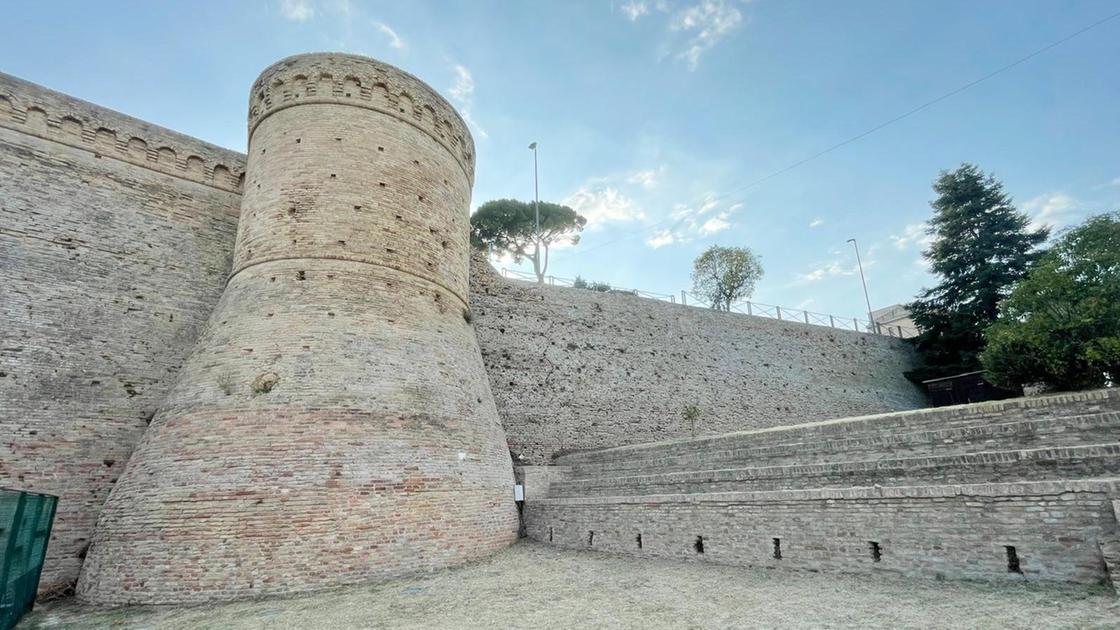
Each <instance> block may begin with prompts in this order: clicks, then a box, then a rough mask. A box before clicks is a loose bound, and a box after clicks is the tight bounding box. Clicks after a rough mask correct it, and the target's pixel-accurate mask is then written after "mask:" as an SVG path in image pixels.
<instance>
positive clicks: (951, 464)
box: [549, 442, 1120, 497]
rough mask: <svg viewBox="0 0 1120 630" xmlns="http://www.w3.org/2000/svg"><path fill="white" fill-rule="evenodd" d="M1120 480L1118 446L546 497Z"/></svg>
mask: <svg viewBox="0 0 1120 630" xmlns="http://www.w3.org/2000/svg"><path fill="white" fill-rule="evenodd" d="M1113 475H1120V443H1118V442H1113V443H1105V444H1093V445H1086V446H1075V447H1047V448H1037V449H1025V450H1023V449H1020V450H1006V451H988V452H978V453H967V454H957V455H940V456H928V457H896V458H890V459H874V460H863V461H849V462H833V463H820V464H805V465H784V466H758V467H742V468H727V469H715V470H713V469H708V470H694V471H687V472H664V473H658V474H644V475H633V476H618V477H603V478H598V479H575V480H565V481H558V482H553V483H552V486H551V488H550V490H549V497H581V496H623V495H655V494H658V495H659V494H697V493H711V492H742V491H758V490H784V489H810V488H825V487H860V486H874V485H881V486H901V485H913V484H915V483H920V484H967V483H999V482H1011V481H1016V482H1017V481H1042V480H1055V479H1078V478H1084V477H1093V476H1103V477H1108V476H1113Z"/></svg>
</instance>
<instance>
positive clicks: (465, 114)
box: [459, 108, 490, 140]
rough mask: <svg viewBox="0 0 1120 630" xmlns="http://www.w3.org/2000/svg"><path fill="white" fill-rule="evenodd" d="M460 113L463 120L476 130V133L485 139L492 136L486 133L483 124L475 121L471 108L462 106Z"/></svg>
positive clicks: (472, 129)
mask: <svg viewBox="0 0 1120 630" xmlns="http://www.w3.org/2000/svg"><path fill="white" fill-rule="evenodd" d="M459 115H460V116H462V117H463V122H465V123H467V126H468V127H470V128H471V131H473V132H474V135H476V136H478V137H479V138H482V139H483V140H485V139H487V138H489V137H490V134H488V133H486V130H485V129H483V128H482V125H480V124H478V123H477V122H475V120H474V118H471V112H470V110H468V109H466V108H462V109H460V110H459Z"/></svg>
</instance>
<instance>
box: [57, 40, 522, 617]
mask: <svg viewBox="0 0 1120 630" xmlns="http://www.w3.org/2000/svg"><path fill="white" fill-rule="evenodd" d="M299 77H304V79H300V78H299ZM307 77H311V78H313V79H314V84H315V90H314V91H311V90H309V88H308V85H307V82H308V81H310V80H312V79H308V78H307ZM293 86H294V87H293ZM378 86H381V87H378ZM262 92H263V93H262ZM383 92H384V94H387V95H389V96H386V97H385V99H386V100H384V101H383V100H381V99H382V93H383ZM262 107H263V111H262ZM449 110H450V106H448V105H447V104H446V103H445V102H444V101H443V100H442V99H441V98H440V97H439V96H438V95H436V94H435V93H434V92H432V91H431V90H430V88H427V87H426V86H424V85H423V84H421V83H419V82H418V81H417V80H416V79H415V78H413V77H411V76H409V75H406V74H404V73H402V72H400V71H398V70H396V69H395V68H392V67H389V66H385V65H383V64H380V63H379V62H375V61H373V60H368V59H364V58H359V57H352V56H347V55H304V56H299V57H294V58H291V59H288V60H284V61H282V62H280V63H278V64H276V65H274V66H272V67H270V68H269V69H267V70H265V72H264V73H263V74H262V78H261V79H260V80H259V81H258V83H257V87H256V88H255V89H254V94H253V98H252V100H251V110H250V132H251V133H250V140H249V158H248V164H247V171H246V181H245V192H244V194H243V197H242V205H241V218H242V219H241V222H240V225H239V229H238V239H237V245H236V250H235V253H234V263H233V272H232V275H231V278H230V280H229V282H228V284H227V286H226V289H225V292H224V293H223V295H222V298H221V300H220V302H219V304H218V305H217V308H216V309H215V311H214V313H213V315H212V316H211V318H210V321H209V323H208V325H207V327H206V330H205V331H204V333H203V334H202V336H201V338H200V339H199V342H198V344H197V346H196V348H195V350H194V351H193V353H192V355H191V357H190V359H189V361H188V362H187V364H186V366H185V367H184V368H183V370H182V372H181V375H180V378H179V379H178V381H177V383H176V385H175V387H174V388H173V390H172V391H171V393H170V394H169V396H168V397H167V399H166V401H165V403H164V404H163V405H162V406H161V408H160V411H159V412H158V413H157V415H156V417H155V419H154V420H153V422H152V424H151V426H150V427H149V429H148V431H147V432H146V433H145V434H144V437H143V439H142V440H141V442H140V444H139V445H138V447H137V449H136V451H135V453H134V455H133V457H132V458H131V460H130V461H129V463H128V465H127V466H126V468H125V471H124V473H123V475H122V476H121V479H120V482H119V483H118V484H117V486H116V487H115V488H114V490H113V492H112V493H111V495H110V497H109V499H108V501H107V503H106V505H105V508H104V509H103V510H102V514H101V518H100V520H99V523H98V526H97V530H96V534H95V538H94V542H93V546H92V548H91V549H90V552H89V556H88V558H87V560H86V563H85V565H84V566H83V569H82V574H81V578H80V580H79V584H78V596H79V597H80V598H82V599H84V600H87V601H91V602H96V603H101V604H126V603H185V602H200V601H208V600H216V599H236V598H243V597H252V596H259V595H271V594H279V593H293V592H305V591H309V590H315V589H319V588H326V587H331V586H337V585H341V584H348V583H354V582H359V581H365V580H370V579H377V578H385V577H397V576H402V575H410V574H414V573H418V572H423V571H430V570H433V569H438V568H442V567H446V566H449V565H454V564H458V563H462V562H466V561H470V560H474V559H477V558H480V557H483V556H485V555H487V554H489V553H491V552H492V551H494V550H496V549H498V548H500V547H502V546H505V545H508V544H510V543H512V542H513V541H514V539H515V537H516V532H517V514H516V508H515V505H514V502H513V488H512V485H513V471H512V465H511V462H510V458H509V452H508V449H507V447H506V442H505V436H504V434H503V431H502V426H501V422H500V421H499V419H498V414H497V410H496V408H495V405H494V400H493V397H492V395H491V393H490V390H489V384H488V382H487V378H486V373H485V371H484V367H483V363H482V357H481V353H480V351H479V347H478V343H477V340H476V337H475V334H474V329H473V328H472V326H471V324H470V321H469V320H470V317H469V313H468V310H467V305H466V296H467V277H468V268H467V265H468V255H467V249H468V239H467V237H468V227H467V225H468V224H467V218H468V204H469V200H470V190H471V184H472V176H471V173H472V171H471V168H470V159H471V155H470V153H471V151H470V149H468V148H466V147H469V141H467V140H466V137H467V136H466V130H465V127H464V126H463V124H462V122H461V121H459V120H458V118H457V117H455V118H453V119H452V123H450V124H451V125H452V131H450V132H447V131H446V130H444V131H441V130H440V129H439V128H437V127H435V126H432V125H430V124H429V123H432V120H431V119H430V115H429V118H425V115H424V114H425V112H429V111H436V112H442V111H449ZM451 138H453V139H454V141H451V140H450V139H451Z"/></svg>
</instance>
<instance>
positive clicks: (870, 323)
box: [848, 238, 875, 332]
mask: <svg viewBox="0 0 1120 630" xmlns="http://www.w3.org/2000/svg"><path fill="white" fill-rule="evenodd" d="M848 242H849V243H851V244H852V247H854V248H855V249H856V264H857V265H859V280H860V282H862V283H863V299H864V300H865V301H866V302H867V325H868V326H869V327H870V329H871V331H872V332H875V318H874V317H873V316H872V315H871V298H870V297H869V296H868V295H867V278H866V277H864V275H863V261H862V260H860V258H859V243H857V242H856V239H854V238H850V239H848Z"/></svg>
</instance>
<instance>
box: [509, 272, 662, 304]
mask: <svg viewBox="0 0 1120 630" xmlns="http://www.w3.org/2000/svg"><path fill="white" fill-rule="evenodd" d="M502 277H503V278H514V279H516V280H530V281H532V282H536V281H537V275H536V274H533V273H528V272H525V271H518V270H516V269H506V268H505V267H502ZM544 283H545V284H547V285H549V286H554V287H574V286H576V280H575V278H561V277H560V276H545V277H544ZM588 284H589V285H592V286H596V285H602V286H606V287H607V289H606V290H605V291H604V293H607V292H609V293H629V294H631V295H636V296H638V297H644V298H649V299H651V300H662V301H664V302H672V303H673V304H676V303H677V296H675V295H672V294H669V293H655V292H653V291H642V290H641V289H627V288H624V287H616V286H613V285H609V284H606V283H601V282H588ZM590 290H592V291H598V290H599V289H595V288H591V289H590Z"/></svg>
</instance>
